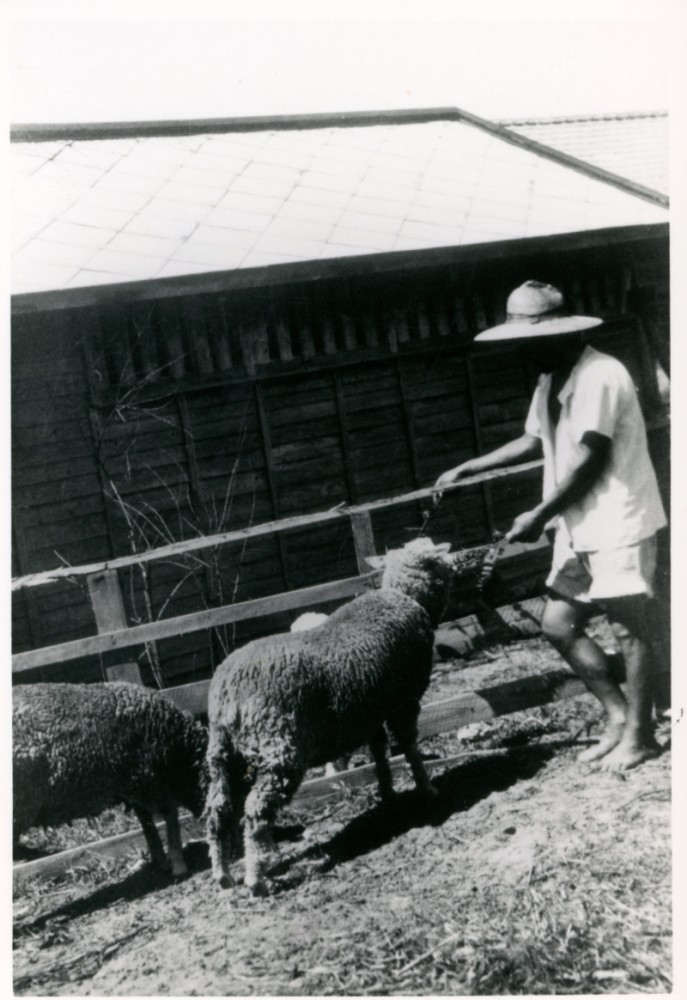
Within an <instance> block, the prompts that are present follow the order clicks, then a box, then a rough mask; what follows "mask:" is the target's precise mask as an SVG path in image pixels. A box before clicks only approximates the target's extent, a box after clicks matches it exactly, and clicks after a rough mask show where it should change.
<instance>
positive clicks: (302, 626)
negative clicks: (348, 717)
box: [291, 611, 350, 778]
mask: <svg viewBox="0 0 687 1000" xmlns="http://www.w3.org/2000/svg"><path fill="white" fill-rule="evenodd" d="M328 618H329V615H325V614H323V613H322V612H321V611H304V612H303V614H302V615H299V616H298V618H296V620H295V621H293V622H291V631H292V632H307V631H308V629H311V628H317V627H318V625H324V623H325V622H326V621H327V619H328ZM349 762H350V757H349V755H348V754H342V755H341V756H340V757H337V758H336V760H330V761H328V762H327V763H326V764H325V765H324V774H325V777H326V778H333V777H334V775H335V774H339V773H340V772H341V771H347V770H348V765H349Z"/></svg>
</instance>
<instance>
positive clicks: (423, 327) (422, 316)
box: [415, 299, 432, 340]
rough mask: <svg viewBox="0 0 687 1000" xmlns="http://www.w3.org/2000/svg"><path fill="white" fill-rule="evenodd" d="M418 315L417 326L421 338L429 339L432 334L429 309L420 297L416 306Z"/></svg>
mask: <svg viewBox="0 0 687 1000" xmlns="http://www.w3.org/2000/svg"><path fill="white" fill-rule="evenodd" d="M415 309H416V315H417V328H418V332H419V334H420V340H428V339H429V338H430V337H431V335H432V328H431V326H430V322H429V316H428V314H427V309H426V306H425V303H424V302H423V301H422V300H421V299H418V300H417V303H416V306H415Z"/></svg>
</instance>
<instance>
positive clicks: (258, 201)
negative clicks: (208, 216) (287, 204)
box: [218, 188, 283, 215]
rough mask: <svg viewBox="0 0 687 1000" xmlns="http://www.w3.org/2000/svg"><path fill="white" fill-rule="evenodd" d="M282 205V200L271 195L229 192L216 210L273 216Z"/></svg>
mask: <svg viewBox="0 0 687 1000" xmlns="http://www.w3.org/2000/svg"><path fill="white" fill-rule="evenodd" d="M282 203H283V199H282V198H276V197H274V196H273V195H266V194H250V193H249V192H247V191H235V190H233V188H232V190H230V191H229V193H228V194H225V196H224V197H223V198H222V200H221V201H220V203H219V205H218V208H227V209H238V211H239V212H257V213H258V214H259V215H274V214H275V213H276V212H278V211H279V209H280V208H281V206H282Z"/></svg>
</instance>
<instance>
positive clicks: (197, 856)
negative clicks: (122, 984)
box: [13, 823, 305, 941]
mask: <svg viewBox="0 0 687 1000" xmlns="http://www.w3.org/2000/svg"><path fill="white" fill-rule="evenodd" d="M304 829H305V828H304V827H303V825H302V824H300V823H298V824H292V825H291V826H286V825H283V826H279V827H277V828H276V829H275V831H274V840H275V842H276V843H279V842H281V841H291V840H297V839H298V838H299V837H300V836H301V835H302V834H303V831H304ZM184 859H185V861H186V865H187V867H188V870H189V871H188V875H183V876H180V877H179V876H177V877H175V876H173V875H170V874H168V873H167V872H164V871H160V869H158V868H155V867H154V866H153V865H150V864H149V865H146V866H145V867H144V868H140V869H138V870H137V871H134V872H131V873H129V874H128V875H127V876H126V877H125V878H123V879H121V880H120V881H118V882H112V883H108V884H107V885H104V886H101V887H100V888H99V889H96V890H95V891H94V892H91V893H89V895H87V896H82V897H80V898H79V899H74V900H71V901H70V902H69V903H65V904H64V905H63V906H59V907H56V908H55V909H54V910H49V911H48V912H46V913H42V914H40V915H39V916H37V917H34V919H33V920H25V921H21V922H18V923H17V924H16V925H15V927H14V929H13V939H14V940H15V941H17V940H19V939H21V938H22V937H25V936H26V935H29V934H35V933H36V932H37V931H42V930H45V929H46V928H48V927H49V926H51V925H53V924H55V925H58V924H60V923H61V922H62V921H64V920H73V919H74V918H75V917H83V916H85V915H86V914H89V913H94V912H96V911H97V910H103V909H106V908H107V907H108V906H112V905H114V904H115V903H118V902H120V901H122V900H126V901H127V902H132V901H133V900H135V899H141V898H142V897H143V896H146V895H148V893H151V892H156V891H158V890H159V889H164V888H165V887H166V886H169V885H173V884H175V883H180V882H183V881H185V880H186V879H187V878H189V877H190V876H191V875H194V874H195V873H196V872H201V871H204V870H205V869H207V868H209V867H210V859H209V856H208V847H207V844H206V843H205V841H204V840H193V841H190V842H189V843H188V844H186V846H185V847H184Z"/></svg>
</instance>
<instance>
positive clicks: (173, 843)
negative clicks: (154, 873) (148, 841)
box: [162, 805, 188, 875]
mask: <svg viewBox="0 0 687 1000" xmlns="http://www.w3.org/2000/svg"><path fill="white" fill-rule="evenodd" d="M162 815H163V816H164V819H165V823H166V824H167V854H168V855H169V861H170V864H171V866H172V875H187V874H188V868H187V867H186V862H185V861H184V854H183V850H182V846H181V828H180V826H179V811H178V809H177V807H176V805H170V806H167V808H166V809H164V810H163V813H162Z"/></svg>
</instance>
